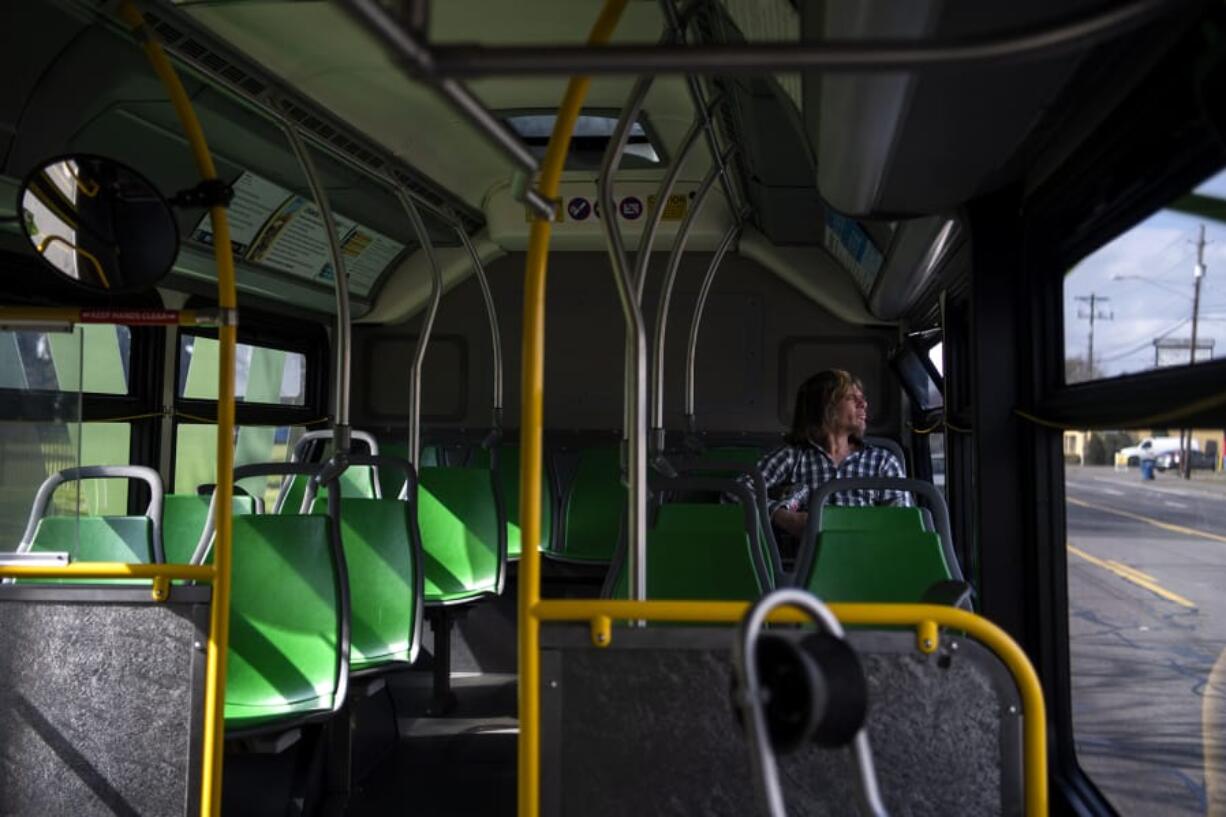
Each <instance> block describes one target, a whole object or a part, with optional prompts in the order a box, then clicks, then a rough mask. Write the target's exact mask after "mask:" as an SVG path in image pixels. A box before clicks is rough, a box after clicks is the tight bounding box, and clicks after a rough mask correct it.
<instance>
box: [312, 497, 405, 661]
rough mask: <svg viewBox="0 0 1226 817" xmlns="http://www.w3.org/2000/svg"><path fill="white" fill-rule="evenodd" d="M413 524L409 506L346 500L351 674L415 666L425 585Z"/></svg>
mask: <svg viewBox="0 0 1226 817" xmlns="http://www.w3.org/2000/svg"><path fill="white" fill-rule="evenodd" d="M316 507H317V508H318V503H317V504H316ZM413 524H414V522H413V518H412V506H410V505H409V503H407V502H403V501H401V500H398V499H365V498H351V497H343V498H342V499H341V544H342V545H343V546H344V549H345V565H346V567H347V569H348V573H349V595H350V600H351V606H352V609H351V612H350V615H351V619H352V622H351V623H352V637H351V639H350V646H349V668H350V671H351V672H354V673H359V672H370V671H373V670H377V669H381V668H384V667H387V666H390V665H393V664H398V663H412V661H413V660H414V659H415V658H416V655H417V648H418V645H419V641H420V632H421V605H420V603H419V600H420V593H421V590H420V585H421V582H420V577H419V576H418V575H417V574H418V571H419V568H418V564H419V562H418V548H417V546H416V545H415V544H414V539H415V532H414V531H413Z"/></svg>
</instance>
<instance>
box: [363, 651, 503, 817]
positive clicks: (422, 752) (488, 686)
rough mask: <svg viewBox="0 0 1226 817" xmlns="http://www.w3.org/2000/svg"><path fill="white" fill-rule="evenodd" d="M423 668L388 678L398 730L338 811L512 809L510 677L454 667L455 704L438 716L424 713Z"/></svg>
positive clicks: (422, 815)
mask: <svg viewBox="0 0 1226 817" xmlns="http://www.w3.org/2000/svg"><path fill="white" fill-rule="evenodd" d="M429 684H430V674H429V673H428V672H417V671H413V672H406V673H400V674H398V675H396V676H392V677H390V678H389V679H388V688H387V692H388V693H389V694H390V696H391V698H392V700H393V701H394V703H395V710H396V718H397V725H398V727H399V737H398V739H397V740H396V743H395V745H394V746H392V747H391V748H390V749H388V750H386V753H385V755H384V756H383V759H382V760H381V761H379V762H378V763H377V765H375V766H374V767H373V768H372V769H371V770H370V772H369V774H367V775H366V776H365V777H364V778H360V779H359V780H358V781H357V782H356V783H355V784H354V786H353V791H352V793H351V795H350V798H349V805H348V808H347V809H346V811H345V813H346V814H348V815H354V817H385V816H386V815H399V814H413V815H415V817H427V816H428V815H459V816H462V817H467V816H468V815H473V816H474V817H475V816H476V815H489V816H490V817H500V815H508V817H509V815H512V814H514V813H515V785H516V777H515V757H516V741H517V739H518V733H519V728H518V721H517V720H516V718H515V709H516V677H515V675H514V674H509V673H486V672H471V673H470V672H457V673H455V674H453V684H454V689H455V693H456V699H457V706H456V708H455V710H454V711H453V712H451V713H449V714H448V715H446V716H444V717H430V716H427V715H425V714H424V710H425V707H426V705H427V704H428V701H429V692H430V687H429Z"/></svg>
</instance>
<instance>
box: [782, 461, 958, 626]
mask: <svg viewBox="0 0 1226 817" xmlns="http://www.w3.org/2000/svg"><path fill="white" fill-rule="evenodd" d="M857 489H870V490H902V491H907V492H910V493H911V494H912V495H914V496H917V497H919V498H921V499H923V500H924V501H926V502H927V503H928V506H929V510H931V512H932V514H933V516H934V520H935V527H936V531H929V530H926V529H925V523H924V515H923V511H922V509H920V508H914V507H894V506H875V507H832V506H829V505H827V504H826V503H827V502H828V501H829V500H830V498H831V497H832V496H833V495H834V494H836V493H838V492H841V491H851V490H857ZM795 584H797V585H799V586H801V587H804V588H806V589H808V590H809V591H811V592H813V593H815V594H816V595H817V596H818V597H819V598H821V599H822V600H824V601H830V602H838V601H844V602H852V601H854V602H877V603H918V602H924V601H927V602H933V603H948V604H956V605H958V606H968V605H969V604H970V586H969V585H968V584H966V582H965V581H964V580H963V576H962V570H961V567H960V566H959V565H958V559H957V556H956V554H955V552H954V549H953V541H952V536H951V534H950V526H949V511H948V509H947V508H946V505H945V497H944V496H943V495H942V494H941V493H940V491H939V490H938V489H937V488H935V487H934V486H933V485H932V484H931V483H928V482H923V481H920V480H913V479H905V478H890V477H857V478H851V479H837V480H832V481H830V482H828V483H826V484H824V485H822V486H820V487H819V488H817V490H815V491H814V492H813V496H812V497H811V498H810V501H809V524H808V527H807V528H806V531H805V536H804V541H803V542H802V546H801V553H800V556H799V557H798V558H797V567H796V575H795Z"/></svg>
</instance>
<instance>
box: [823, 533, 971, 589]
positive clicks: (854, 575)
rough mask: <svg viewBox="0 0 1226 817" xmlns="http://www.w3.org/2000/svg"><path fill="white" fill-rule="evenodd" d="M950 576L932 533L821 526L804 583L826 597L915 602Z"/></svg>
mask: <svg viewBox="0 0 1226 817" xmlns="http://www.w3.org/2000/svg"><path fill="white" fill-rule="evenodd" d="M950 578H952V576H951V575H950V572H949V565H947V564H946V562H945V555H944V553H943V551H942V549H941V539H940V537H939V536H938V535H937V534H935V533H929V532H926V531H919V532H914V531H912V532H909V533H899V532H894V531H888V532H866V531H824V532H822V533H821V534H820V535H819V536H818V538H817V558H816V560H815V564H814V567H813V571H812V573H811V575H809V576H808V577H806V580H805V587H807V588H808V589H809V590H810V591H811V592H813V593H814V594H815V595H817V597H818V598H820V599H822V600H823V601H826V602H840V601H844V602H878V603H916V602H919V601H920V600H921V598H922V597H923V595H924V592H925V591H926V590H927V589H928V588H929V587H930V586H931V585H932V584H933V583H934V582H938V581H942V580H945V579H950Z"/></svg>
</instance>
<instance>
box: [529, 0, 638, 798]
mask: <svg viewBox="0 0 1226 817" xmlns="http://www.w3.org/2000/svg"><path fill="white" fill-rule="evenodd" d="M625 7H626V0H605V4H604V7H603V8H602V9H601V10H600V16H599V17H597V18H596V23H595V25H593V26H592V30H591V33H590V34H589V35H588V45H601V44H603V43H606V42H608V41H609V38H610V37H611V36H612V35H613V29H614V28H616V27H617V21H618V20H619V19H620V18H621V14H622V11H623V10H624V9H625ZM591 84H592V80H591V77H573V78H572V79H571V81H570V83H569V84H568V85H567V86H566V94H565V95H564V96H563V97H562V104H561V106H560V107H559V108H558V117H557V119H556V120H555V121H554V125H553V134H552V135H551V136H550V138H549V146H548V147H547V148H546V149H545V159H544V161H543V162H542V163H541V178H540V188H539V189H540V192H541V193H542V194H544V196H545V197H546V198H547V199H549V200H553V199H554V198H556V197H557V195H558V187H559V185H560V183H561V180H562V168H563V165H565V163H566V154H567V152H568V150H569V149H570V138H571V135H572V134H573V133H574V130H575V120H577V119H578V118H579V111H580V110H581V109H582V107H583V100H584V99H585V98H586V97H587V92H588V88H589V87H590V86H591ZM549 233H550V222H549V220H547V219H545V218H542V217H540V216H537V217H536V219H535V220H534V221H533V222H532V230H531V233H530V234H529V238H528V259H527V263H526V266H525V270H524V336H523V372H522V375H521V394H520V423H519V428H520V431H519V435H520V436H519V450H520V466H519V520H520V527H521V530H522V532H523V537H522V538H523V541H524V543H525V547H524V549H523V554H522V555H521V556H520V561H519V769H518V771H519V800H518V802H519V812H518V813H519V817H536V815H537V814H538V813H539V811H540V794H541V791H540V787H541V775H540V763H541V740H540V728H539V727H540V703H541V701H540V623H539V622H538V621H537V620H536V617H535V616H534V615H533V608H534V607H535V606H536V603H537V601H539V600H540V595H541V587H540V579H541V554H540V551H539V550H538V548H537V543H539V542H540V540H541V442H542V438H543V435H542V428H543V425H544V422H543V413H544V408H543V403H544V394H545V273H546V268H547V265H548V262H549Z"/></svg>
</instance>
